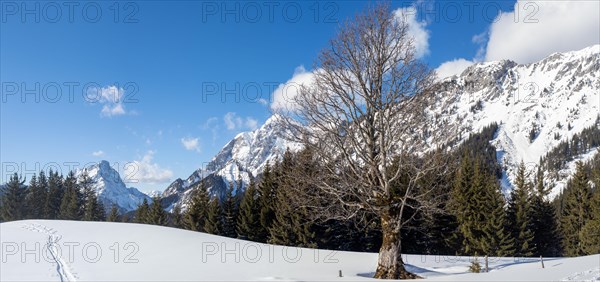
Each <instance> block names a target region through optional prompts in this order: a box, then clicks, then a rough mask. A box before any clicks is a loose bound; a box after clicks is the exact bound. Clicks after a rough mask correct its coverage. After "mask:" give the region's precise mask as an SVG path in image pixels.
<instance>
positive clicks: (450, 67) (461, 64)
mask: <svg viewBox="0 0 600 282" xmlns="http://www.w3.org/2000/svg"><path fill="white" fill-rule="evenodd" d="M474 63H475V62H473V61H470V60H465V59H462V58H460V59H454V60H452V61H448V62H445V63H442V64H441V65H440V66H439V67H437V69H435V71H436V73H437V75H438V78H446V77H450V76H453V75H458V74H460V73H462V72H463V71H464V70H465V69H466V68H467V67H469V66H470V65H472V64H474Z"/></svg>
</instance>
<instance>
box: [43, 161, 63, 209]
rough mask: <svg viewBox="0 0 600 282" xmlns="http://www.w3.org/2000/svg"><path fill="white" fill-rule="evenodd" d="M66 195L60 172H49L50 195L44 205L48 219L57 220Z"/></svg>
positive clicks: (48, 194)
mask: <svg viewBox="0 0 600 282" xmlns="http://www.w3.org/2000/svg"><path fill="white" fill-rule="evenodd" d="M63 194H64V188H63V179H62V176H59V175H58V172H53V171H52V170H50V171H49V172H48V193H47V194H46V203H45V205H44V214H45V218H47V219H57V218H58V215H59V211H60V205H61V202H62V198H63Z"/></svg>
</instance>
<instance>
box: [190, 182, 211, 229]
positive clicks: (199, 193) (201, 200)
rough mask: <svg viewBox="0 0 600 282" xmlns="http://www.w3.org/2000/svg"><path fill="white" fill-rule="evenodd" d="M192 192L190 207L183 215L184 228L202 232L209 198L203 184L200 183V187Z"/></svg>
mask: <svg viewBox="0 0 600 282" xmlns="http://www.w3.org/2000/svg"><path fill="white" fill-rule="evenodd" d="M194 191H195V192H194V194H193V196H192V200H191V203H190V206H189V207H188V209H187V211H186V213H185V215H184V226H185V228H186V229H189V230H193V231H200V232H203V231H204V223H205V219H206V216H207V215H208V206H209V202H210V197H209V195H208V192H207V191H206V187H205V185H204V182H201V184H200V186H199V187H198V188H197V189H195V190H194Z"/></svg>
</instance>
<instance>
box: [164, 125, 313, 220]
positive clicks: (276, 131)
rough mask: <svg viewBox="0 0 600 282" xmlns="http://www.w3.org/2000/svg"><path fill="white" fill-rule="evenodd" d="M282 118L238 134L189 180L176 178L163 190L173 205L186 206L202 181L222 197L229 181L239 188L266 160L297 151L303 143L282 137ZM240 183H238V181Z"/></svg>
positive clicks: (215, 194) (171, 205)
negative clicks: (196, 186) (279, 120)
mask: <svg viewBox="0 0 600 282" xmlns="http://www.w3.org/2000/svg"><path fill="white" fill-rule="evenodd" d="M278 119H279V117H278V116H277V115H274V116H271V117H270V118H269V119H268V120H267V121H266V122H265V124H264V125H262V126H261V127H260V128H258V129H256V130H254V131H250V132H242V133H240V134H238V135H237V136H236V137H235V138H234V139H233V140H231V141H229V143H227V145H225V146H224V147H223V149H221V151H220V152H219V153H218V154H217V155H216V156H214V157H213V158H212V160H211V161H210V162H208V163H207V164H206V165H205V166H204V167H202V168H200V169H198V170H196V171H194V173H192V174H191V175H190V176H189V177H188V178H187V179H186V180H182V179H177V180H175V181H174V182H173V183H171V185H169V187H168V188H167V189H166V190H165V191H164V192H163V195H162V196H163V197H164V198H165V199H167V203H168V205H169V206H170V207H169V209H170V208H172V207H173V204H180V205H181V206H182V207H183V208H184V209H185V207H186V204H187V200H188V199H189V197H190V192H191V191H192V190H193V189H191V188H193V187H195V185H197V184H198V183H199V182H200V181H201V180H205V181H206V186H207V188H208V190H209V192H210V193H211V195H214V196H222V195H224V193H225V189H227V187H229V185H230V184H233V185H236V186H235V188H236V191H237V190H238V189H243V187H244V186H243V185H244V184H247V183H249V182H250V179H251V178H253V177H256V176H258V175H259V174H260V173H262V171H263V169H264V167H265V165H266V164H267V162H270V163H274V162H275V161H276V160H277V159H279V158H281V157H282V156H283V154H284V153H285V151H286V150H287V149H289V150H291V151H297V150H299V149H300V148H301V145H300V144H297V143H294V142H291V141H288V140H286V139H285V138H283V136H284V134H285V132H284V131H283V127H282V126H280V125H279V124H278ZM240 180H241V182H242V183H241V184H242V185H239V181H240Z"/></svg>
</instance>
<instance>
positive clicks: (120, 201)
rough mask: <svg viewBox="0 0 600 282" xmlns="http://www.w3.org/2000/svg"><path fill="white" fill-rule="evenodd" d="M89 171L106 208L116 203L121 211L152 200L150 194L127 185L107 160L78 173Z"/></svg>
mask: <svg viewBox="0 0 600 282" xmlns="http://www.w3.org/2000/svg"><path fill="white" fill-rule="evenodd" d="M82 173H87V174H88V176H89V177H90V178H91V179H92V180H93V181H94V188H95V190H96V193H97V194H98V197H99V199H100V200H101V201H102V203H103V204H104V207H105V208H106V209H110V208H111V207H112V206H113V205H116V206H117V208H118V209H119V210H120V211H121V212H128V211H132V210H135V209H137V207H138V206H139V205H140V204H141V203H142V202H143V201H144V199H146V200H148V201H150V198H149V197H148V195H146V194H144V193H142V192H140V191H139V190H137V189H136V188H133V187H127V186H126V185H125V183H124V182H123V180H122V179H121V176H120V175H119V173H118V172H117V171H116V170H115V169H114V168H112V167H111V166H110V163H109V162H107V161H101V162H99V163H97V164H94V165H91V166H89V167H86V168H84V169H82V170H80V171H78V175H81V174H82Z"/></svg>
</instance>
